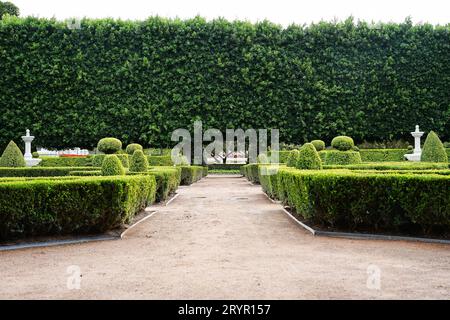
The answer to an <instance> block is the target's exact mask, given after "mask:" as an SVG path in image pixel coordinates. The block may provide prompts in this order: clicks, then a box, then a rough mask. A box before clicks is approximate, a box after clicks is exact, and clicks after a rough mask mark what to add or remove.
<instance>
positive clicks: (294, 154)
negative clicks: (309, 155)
mask: <svg viewBox="0 0 450 320" xmlns="http://www.w3.org/2000/svg"><path fill="white" fill-rule="evenodd" d="M298 154H299V151H298V150H291V152H289V156H288V158H287V161H286V166H288V167H295V166H296V164H297V160H298Z"/></svg>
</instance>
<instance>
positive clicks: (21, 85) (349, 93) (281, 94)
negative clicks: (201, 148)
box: [0, 17, 450, 147]
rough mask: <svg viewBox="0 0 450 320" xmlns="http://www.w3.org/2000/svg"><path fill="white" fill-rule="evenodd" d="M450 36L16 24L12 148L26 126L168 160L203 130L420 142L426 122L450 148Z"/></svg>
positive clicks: (197, 22) (196, 22)
mask: <svg viewBox="0 0 450 320" xmlns="http://www.w3.org/2000/svg"><path fill="white" fill-rule="evenodd" d="M449 30H450V26H448V25H447V26H432V25H429V24H420V25H413V24H412V23H411V22H410V21H405V22H404V23H400V24H395V23H388V24H368V23H364V22H358V23H355V22H353V21H352V20H351V19H348V20H346V21H344V22H337V23H334V22H331V23H328V22H320V23H317V24H313V25H310V26H295V25H292V26H289V27H287V28H285V29H283V28H282V27H280V26H278V25H274V24H271V23H269V22H261V23H257V24H251V23H248V22H239V21H236V22H228V21H225V20H223V19H217V20H214V21H211V22H206V21H205V20H204V19H202V18H198V17H197V18H194V19H191V20H187V21H180V20H167V19H164V18H158V17H155V18H149V19H148V20H146V21H136V22H133V21H114V20H111V19H104V20H82V21H81V28H80V29H69V28H67V25H66V23H64V22H58V21H55V20H47V19H38V18H31V17H29V18H15V17H9V18H6V19H3V20H1V21H0V61H1V62H0V64H1V72H0V88H2V92H1V94H0V110H2V112H1V114H0V119H1V120H0V121H1V123H2V125H1V126H0V146H3V145H5V144H6V143H7V142H8V141H9V140H11V139H14V138H16V137H18V136H20V134H21V131H22V130H23V128H24V127H25V126H26V127H29V128H30V129H31V130H32V131H33V133H35V135H36V137H37V139H36V143H38V144H39V145H42V146H47V147H66V146H73V145H77V146H80V147H93V146H94V145H95V143H96V141H98V140H99V139H100V138H102V137H105V136H116V137H118V138H119V139H121V140H122V141H123V142H124V143H130V142H138V143H141V144H143V145H145V146H147V145H149V144H150V145H152V146H169V145H172V142H171V141H170V135H171V133H172V131H173V130H174V129H176V128H188V129H192V124H193V120H194V119H201V120H202V121H203V127H204V128H212V127H214V128H218V129H220V130H222V131H224V129H225V128H236V127H240V128H244V129H245V128H280V129H281V132H280V140H281V141H283V142H286V143H297V144H299V143H303V142H306V141H310V140H311V139H313V138H315V137H321V138H322V139H323V140H325V141H330V140H331V138H332V137H334V136H336V135H338V134H345V135H350V136H352V137H353V138H354V139H355V140H357V141H362V140H363V139H366V140H374V139H380V140H389V139H394V138H401V137H403V138H408V139H409V138H410V136H409V132H410V131H411V124H414V123H418V122H420V124H421V125H422V126H424V127H426V128H433V129H434V130H436V131H437V132H439V134H440V135H441V137H442V138H444V139H445V140H448V139H449V138H450V126H449V119H450V109H449V100H450V98H449V94H450V93H449V90H448V88H449V87H450V63H449V61H450V32H449ZM30 110H31V112H30ZM18 115H20V117H19V116H18ZM48 123H52V125H51V126H48V125H47V124H48ZM367 124H370V125H367Z"/></svg>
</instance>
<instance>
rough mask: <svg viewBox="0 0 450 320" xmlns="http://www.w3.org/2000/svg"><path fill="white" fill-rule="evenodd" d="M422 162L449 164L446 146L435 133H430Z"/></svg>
mask: <svg viewBox="0 0 450 320" xmlns="http://www.w3.org/2000/svg"><path fill="white" fill-rule="evenodd" d="M420 160H421V161H425V162H448V157H447V153H446V151H445V148H444V145H443V144H442V142H441V140H440V139H439V137H438V135H437V134H436V133H435V132H434V131H430V133H428V135H427V138H426V139H425V143H424V145H423V150H422V156H421V159H420Z"/></svg>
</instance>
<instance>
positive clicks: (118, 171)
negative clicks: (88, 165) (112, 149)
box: [102, 154, 125, 176]
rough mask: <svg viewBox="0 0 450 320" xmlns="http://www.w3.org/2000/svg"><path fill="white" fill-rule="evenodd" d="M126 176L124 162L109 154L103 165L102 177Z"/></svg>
mask: <svg viewBox="0 0 450 320" xmlns="http://www.w3.org/2000/svg"><path fill="white" fill-rule="evenodd" d="M124 174H125V168H124V167H123V165H122V162H121V161H120V160H119V158H118V157H117V156H116V155H115V154H108V155H107V156H106V157H105V160H103V163H102V176H121V175H124Z"/></svg>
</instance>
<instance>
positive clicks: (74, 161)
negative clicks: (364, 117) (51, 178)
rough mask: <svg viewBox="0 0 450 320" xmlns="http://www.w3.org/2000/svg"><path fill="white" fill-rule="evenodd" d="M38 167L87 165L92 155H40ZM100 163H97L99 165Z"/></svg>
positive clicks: (90, 163) (89, 164)
mask: <svg viewBox="0 0 450 320" xmlns="http://www.w3.org/2000/svg"><path fill="white" fill-rule="evenodd" d="M40 159H42V161H41V162H39V167H88V166H91V165H92V159H93V157H91V156H87V157H47V156H44V157H40ZM100 166H101V164H100V165H99V167H100Z"/></svg>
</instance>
